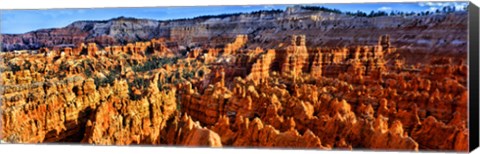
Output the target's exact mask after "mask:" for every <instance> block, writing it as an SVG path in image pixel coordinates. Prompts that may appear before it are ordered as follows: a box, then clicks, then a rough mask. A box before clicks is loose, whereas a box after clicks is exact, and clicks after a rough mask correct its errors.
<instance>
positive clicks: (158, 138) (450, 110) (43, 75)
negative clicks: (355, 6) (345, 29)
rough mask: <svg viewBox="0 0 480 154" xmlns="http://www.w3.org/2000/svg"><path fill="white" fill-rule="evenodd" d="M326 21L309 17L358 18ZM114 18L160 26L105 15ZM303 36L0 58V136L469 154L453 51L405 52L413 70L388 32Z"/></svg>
mask: <svg viewBox="0 0 480 154" xmlns="http://www.w3.org/2000/svg"><path fill="white" fill-rule="evenodd" d="M299 12H303V13H299ZM312 13H314V12H308V11H299V10H296V11H295V9H293V10H291V9H290V10H289V11H287V12H283V13H271V14H269V16H271V17H275V19H276V20H274V19H270V18H268V17H269V16H267V17H265V16H261V17H260V16H259V17H257V16H256V15H255V14H253V15H252V14H251V15H245V16H238V17H237V16H230V17H228V18H232V19H228V20H233V19H235V20H238V19H237V18H252V19H253V18H262V19H264V20H267V19H268V20H272V22H273V21H275V22H280V21H283V20H284V18H291V19H289V20H288V22H287V21H284V22H283V23H284V24H287V25H288V24H289V22H293V21H298V20H300V19H302V17H304V15H305V14H312ZM317 13H318V12H317ZM322 15H326V14H325V13H323V14H322ZM330 16H332V19H330V18H324V17H325V16H317V17H316V18H308V19H311V20H314V19H315V21H317V20H320V19H324V20H323V22H326V23H328V22H329V21H330V20H337V19H338V20H340V19H342V20H344V22H347V21H349V20H361V19H357V18H354V19H349V20H347V17H343V16H341V15H335V14H332V15H330ZM439 16H440V15H439ZM445 16H446V17H450V16H461V14H448V15H445ZM378 18H383V17H378ZM391 18H395V17H391ZM411 18H427V17H411ZM431 18H434V17H431ZM435 18H437V17H435ZM387 19H388V20H390V18H387V17H385V20H387ZM460 19H462V18H460ZM290 20H291V21H290ZM305 20H306V19H305ZM364 20H366V21H367V23H368V21H369V20H372V19H370V18H368V19H367V18H365V19H364ZM398 20H402V21H403V20H413V19H407V18H402V19H398ZM120 21H122V22H132V23H137V22H139V23H137V24H139V25H145V26H148V25H155V23H158V22H153V21H137V20H136V19H129V18H119V19H115V22H120ZM200 21H202V22H206V21H209V22H211V23H215V22H214V21H215V20H214V19H206V20H205V21H203V20H199V19H196V20H184V21H171V22H168V24H174V25H175V24H176V26H173V28H174V29H176V31H175V33H184V34H182V35H186V34H187V32H185V31H189V32H190V31H191V32H192V33H197V32H198V29H196V28H195V27H190V28H186V29H183V30H182V29H181V28H180V27H181V24H180V23H182V24H187V23H196V22H200ZM240 21H248V20H240ZM395 21H396V20H395ZM440 21H441V22H448V23H450V24H453V25H455V23H457V21H455V22H454V21H451V20H450V19H449V18H448V19H445V20H439V22H440ZM110 22H113V21H104V22H98V23H95V22H77V23H74V24H72V25H71V26H69V27H85V26H87V25H88V24H108V23H110ZM218 22H219V21H218ZM323 22H321V23H323ZM429 22H433V21H429ZM441 22H440V23H441ZM223 23H224V24H225V25H228V24H229V22H223ZM293 23H297V24H300V25H301V24H303V22H293ZM422 23H423V22H422ZM160 24H165V23H162V22H160ZM217 24H218V23H217ZM462 24H463V23H462ZM127 25H128V24H127ZM132 25H135V24H132ZM215 25H216V24H213V25H209V26H208V28H206V27H205V28H206V29H211V28H212V26H213V27H215ZM240 25H241V24H240ZM447 25H448V24H447ZM217 26H218V25H217ZM246 26H248V25H246ZM344 26H345V25H344ZM94 27H98V25H97V26H94ZM240 27H241V26H240ZM287 27H288V26H287ZM339 27H342V26H341V24H340V25H339ZM365 27H368V24H367V25H365ZM378 27H382V28H385V27H388V24H385V25H378ZM433 27H434V26H433ZM217 28H218V27H217ZM418 28H419V26H412V27H410V29H411V30H412V31H415V29H418ZM133 29H134V31H132V32H128V33H122V32H115V30H111V31H112V32H111V33H110V34H116V35H133V34H135V33H136V32H135V30H138V29H137V28H133ZM330 30H335V29H334V28H332V29H330ZM182 31H183V32H182ZM234 31H235V30H234ZM96 32H101V31H96ZM302 32H303V31H301V30H299V31H296V32H295V33H293V31H292V33H291V34H290V35H288V36H287V37H284V38H288V39H285V40H283V41H280V39H279V38H280V37H279V38H277V39H278V40H276V42H273V43H272V42H270V43H266V42H263V43H262V42H258V39H259V38H260V39H263V37H268V36H267V35H262V34H261V32H255V33H252V34H242V35H236V36H233V37H231V38H230V39H227V38H228V37H224V38H223V40H222V41H214V40H215V38H212V39H211V40H212V42H216V43H218V44H219V45H218V46H217V45H215V46H212V45H210V44H201V43H200V45H197V46H195V45H193V46H190V47H188V48H185V47H184V46H182V44H183V43H184V41H187V42H188V41H191V42H189V43H192V42H195V39H198V38H195V37H193V38H189V39H187V40H184V38H181V37H175V38H172V37H170V36H169V37H170V38H168V37H167V38H158V39H148V40H145V41H137V42H133V41H132V40H130V41H128V43H125V44H124V45H121V44H114V45H105V44H102V43H91V42H90V43H89V42H88V41H87V42H83V41H82V42H81V43H78V45H75V46H71V47H62V48H60V49H57V48H41V49H39V50H34V51H31V52H28V51H26V52H25V53H22V51H17V52H7V53H0V54H1V57H2V61H0V69H1V80H0V84H1V87H0V88H1V89H0V92H1V94H2V95H1V97H0V99H1V102H2V104H1V111H2V112H1V115H2V116H1V127H0V128H1V132H0V135H1V136H0V138H1V140H2V142H3V141H6V142H12V143H45V142H56V143H58V142H68V143H86V144H100V145H132V144H142V145H175V146H207V147H232V146H233V147H261V148H264V147H277V148H312V149H323V150H329V149H349V150H352V149H377V150H386V149H390V150H409V151H422V150H449V151H466V150H467V149H468V135H469V134H468V121H467V103H468V102H467V92H468V91H467V89H466V84H467V77H466V75H467V72H468V67H467V65H466V55H465V54H464V53H465V52H466V48H465V47H455V49H456V50H459V51H461V52H451V53H439V52H433V53H431V49H429V50H424V51H423V49H422V48H421V47H419V46H417V45H412V47H418V48H417V49H418V50H420V49H422V51H419V52H418V54H419V55H422V56H424V57H423V58H424V59H429V60H428V61H426V60H420V61H419V59H420V58H417V56H412V53H413V52H412V51H415V50H411V51H406V50H403V49H401V48H402V45H401V43H400V45H399V44H396V43H395V42H397V43H398V42H399V40H401V39H399V38H397V37H392V35H375V34H370V35H369V37H371V38H372V39H373V38H375V41H370V42H373V43H368V42H369V41H367V43H360V42H357V43H354V42H352V43H351V44H350V45H347V46H344V45H339V44H330V43H327V44H325V43H321V42H320V41H319V40H318V37H309V35H311V34H305V33H302ZM379 32H381V30H379V31H376V32H375V33H379ZM406 32H408V33H410V30H406ZM279 33H282V32H279ZM359 33H361V32H359ZM76 34H80V33H76ZM253 34H254V35H256V36H259V37H255V36H253V37H252V36H251V35H253ZM395 35H396V34H395ZM419 35H421V34H419ZM442 35H445V36H447V35H453V34H451V33H449V32H445V34H442ZM157 36H162V35H160V34H158V35H156V36H155V37H157ZM459 36H462V35H459ZM147 38H148V37H146V38H145V39H147ZM410 39H416V38H410ZM394 40H396V41H394ZM221 42H225V43H223V44H222V43H221ZM310 42H315V43H310ZM197 43H199V42H197ZM262 44H264V45H265V46H262ZM269 44H270V45H269ZM273 44H274V45H273ZM450 47H452V46H450ZM452 48H453V47H452ZM425 53H429V54H425Z"/></svg>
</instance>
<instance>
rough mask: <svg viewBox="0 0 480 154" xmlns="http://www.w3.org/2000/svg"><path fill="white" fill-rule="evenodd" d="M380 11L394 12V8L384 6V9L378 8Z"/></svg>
mask: <svg viewBox="0 0 480 154" xmlns="http://www.w3.org/2000/svg"><path fill="white" fill-rule="evenodd" d="M378 10H380V11H390V10H392V8H391V7H386V6H384V7H381V8H378Z"/></svg>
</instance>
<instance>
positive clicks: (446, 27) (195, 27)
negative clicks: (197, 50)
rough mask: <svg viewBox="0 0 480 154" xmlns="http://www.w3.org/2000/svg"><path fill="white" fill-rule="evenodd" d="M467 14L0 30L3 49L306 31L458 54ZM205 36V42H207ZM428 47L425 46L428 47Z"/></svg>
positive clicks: (213, 42) (331, 38) (291, 13)
mask: <svg viewBox="0 0 480 154" xmlns="http://www.w3.org/2000/svg"><path fill="white" fill-rule="evenodd" d="M466 28H467V14H466V12H455V13H448V14H433V15H426V16H407V17H402V16H380V17H355V16H349V15H344V14H336V13H332V12H324V11H312V10H306V9H302V7H299V6H296V7H289V8H287V9H286V10H284V11H263V12H256V13H243V14H232V15H228V16H217V17H215V16H211V17H199V18H193V19H187V20H170V21H157V20H147V19H134V18H125V17H119V18H114V19H111V20H105V21H78V22H74V23H72V24H70V25H68V26H66V27H63V28H57V29H43V30H37V31H32V32H28V33H25V34H3V35H2V51H12V50H21V49H39V48H41V47H47V48H62V47H65V46H74V45H77V44H79V43H89V42H95V43H97V44H98V45H100V46H101V47H105V46H110V45H125V44H126V43H129V42H135V41H148V40H150V39H152V38H167V39H168V40H172V41H176V42H177V43H179V44H180V45H181V46H184V47H186V46H189V47H191V46H199V45H208V46H210V47H216V46H218V45H225V44H226V43H230V42H228V41H226V40H228V39H232V38H234V37H235V36H236V35H237V34H246V35H248V37H249V38H250V39H249V41H250V42H251V43H250V45H249V46H247V47H246V48H251V49H254V48H256V47H262V48H273V47H274V46H276V45H278V44H279V43H282V42H285V40H286V39H288V38H286V37H285V36H289V35H290V34H293V33H301V34H305V35H306V37H308V38H310V39H309V40H308V42H307V43H308V44H310V45H316V46H332V45H333V46H344V45H355V44H357V45H360V44H372V43H375V42H376V40H377V38H376V37H372V36H378V35H383V34H389V35H390V36H391V37H392V40H391V42H392V43H394V44H396V45H397V47H398V48H399V49H404V50H407V51H414V52H421V51H423V52H426V51H428V52H437V53H444V52H446V53H457V52H464V53H465V52H466V51H463V50H459V49H462V48H465V47H466V42H467V37H466V34H467V30H466ZM207 40H208V41H207ZM427 49H428V50H427Z"/></svg>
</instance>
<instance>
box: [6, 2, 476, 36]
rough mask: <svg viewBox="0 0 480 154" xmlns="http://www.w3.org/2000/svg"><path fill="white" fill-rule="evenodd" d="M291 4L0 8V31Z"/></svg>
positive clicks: (384, 6)
mask: <svg viewBox="0 0 480 154" xmlns="http://www.w3.org/2000/svg"><path fill="white" fill-rule="evenodd" d="M466 5H468V3H467V2H458V1H457V2H418V3H412V2H408V3H407V2H405V3H356V4H355V3H344V4H311V5H308V6H324V7H327V8H332V9H339V10H341V11H343V12H346V11H350V12H356V11H363V12H366V13H369V12H371V11H387V12H391V11H402V12H412V11H413V12H420V11H429V10H430V11H432V10H433V11H434V10H436V9H441V8H442V7H444V6H454V7H455V8H457V9H462V8H464V7H465V6H466ZM288 6H293V5H245V6H195V7H156V8H148V7H142V8H91V9H39V10H0V33H1V34H21V33H26V32H30V31H34V30H38V29H44V28H61V27H65V26H67V25H69V24H71V23H72V22H75V21H78V20H108V19H112V18H116V17H119V16H124V17H134V18H144V19H155V20H168V19H179V18H192V17H197V16H202V15H217V14H224V13H239V12H252V11H258V10H271V9H281V10H285V9H286V7H288Z"/></svg>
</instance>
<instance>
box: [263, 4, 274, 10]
mask: <svg viewBox="0 0 480 154" xmlns="http://www.w3.org/2000/svg"><path fill="white" fill-rule="evenodd" d="M263 8H264V9H274V8H275V7H274V6H273V5H265V6H263Z"/></svg>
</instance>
